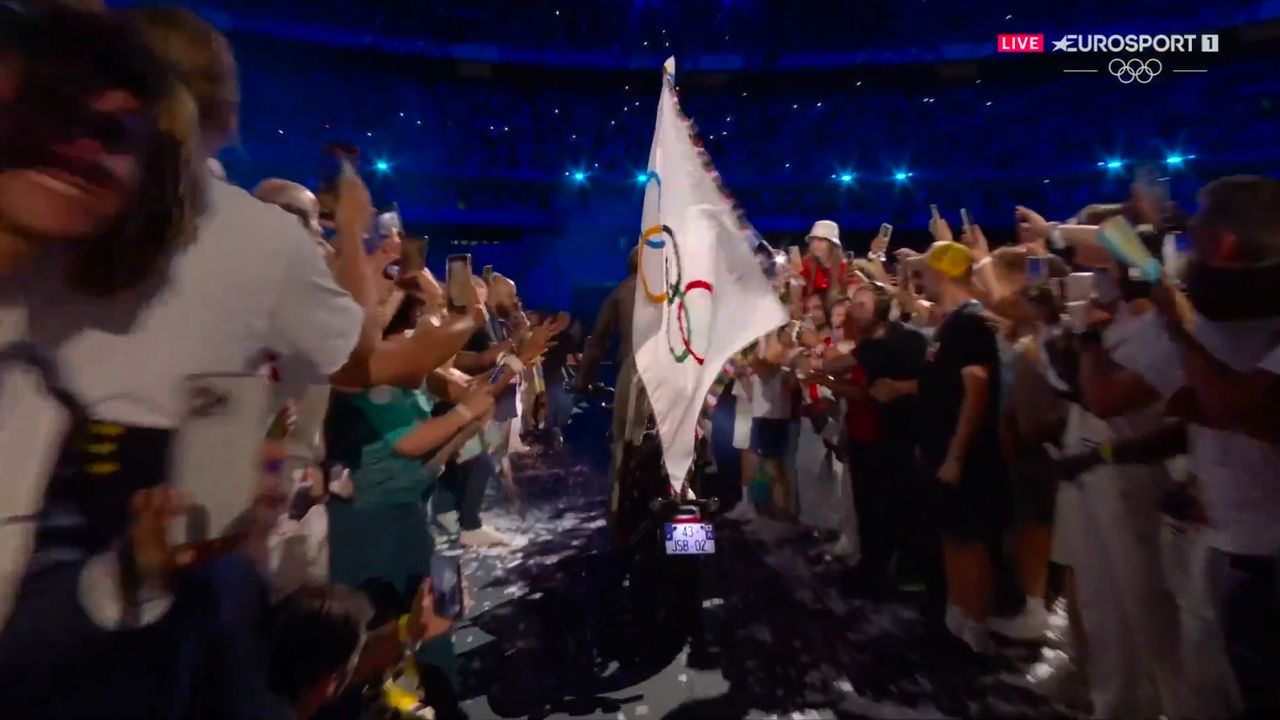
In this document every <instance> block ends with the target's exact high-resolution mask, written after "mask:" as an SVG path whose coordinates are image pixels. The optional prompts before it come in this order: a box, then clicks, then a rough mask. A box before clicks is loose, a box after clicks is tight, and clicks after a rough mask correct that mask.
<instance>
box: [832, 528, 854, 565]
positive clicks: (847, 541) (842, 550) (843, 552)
mask: <svg viewBox="0 0 1280 720" xmlns="http://www.w3.org/2000/svg"><path fill="white" fill-rule="evenodd" d="M827 554H828V555H830V556H831V557H835V558H840V559H841V560H849V561H852V562H857V561H858V559H859V557H860V555H861V553H859V552H858V542H857V541H856V540H854V539H852V538H850V537H849V536H848V535H846V534H844V533H841V534H840V539H839V540H837V541H836V542H835V544H834V545H832V546H830V547H828V548H827Z"/></svg>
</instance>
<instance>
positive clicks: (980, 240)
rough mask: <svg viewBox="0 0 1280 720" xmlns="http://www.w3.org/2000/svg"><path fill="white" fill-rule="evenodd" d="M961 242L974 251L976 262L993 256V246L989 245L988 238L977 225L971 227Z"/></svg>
mask: <svg viewBox="0 0 1280 720" xmlns="http://www.w3.org/2000/svg"><path fill="white" fill-rule="evenodd" d="M961 242H963V243H964V244H965V245H966V246H967V247H968V248H969V249H970V250H971V251H973V259H974V261H975V262H980V261H982V260H985V259H987V258H988V257H990V256H991V246H990V245H989V244H987V236H986V235H984V234H983V232H982V228H980V227H978V226H977V225H970V226H969V232H968V233H966V234H965V235H964V236H963V237H962V238H961Z"/></svg>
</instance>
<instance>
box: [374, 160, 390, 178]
mask: <svg viewBox="0 0 1280 720" xmlns="http://www.w3.org/2000/svg"><path fill="white" fill-rule="evenodd" d="M373 169H374V170H376V171H377V172H378V173H379V174H381V175H386V174H387V173H389V172H391V163H390V161H387V160H375V161H374V162H373Z"/></svg>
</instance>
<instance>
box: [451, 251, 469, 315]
mask: <svg viewBox="0 0 1280 720" xmlns="http://www.w3.org/2000/svg"><path fill="white" fill-rule="evenodd" d="M470 282H471V256H470V255H466V254H463V255H450V256H449V262H448V264H447V265H445V288H446V290H447V292H448V294H449V304H450V305H452V306H453V307H456V308H461V307H466V306H467V304H468V303H467V301H468V299H469V298H470V292H469V291H468V290H467V285H468V284H469V283H470Z"/></svg>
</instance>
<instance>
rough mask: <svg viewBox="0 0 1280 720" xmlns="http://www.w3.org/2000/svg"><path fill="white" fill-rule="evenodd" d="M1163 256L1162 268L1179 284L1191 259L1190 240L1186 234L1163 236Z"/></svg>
mask: <svg viewBox="0 0 1280 720" xmlns="http://www.w3.org/2000/svg"><path fill="white" fill-rule="evenodd" d="M1163 254H1164V258H1163V259H1164V266H1165V268H1166V269H1167V270H1168V271H1169V276H1170V277H1172V278H1173V279H1175V280H1177V281H1179V282H1181V281H1182V280H1183V279H1184V277H1185V275H1186V273H1187V263H1188V262H1190V258H1191V238H1190V237H1189V236H1188V235H1187V234H1186V233H1169V234H1167V235H1165V236H1164V253H1163Z"/></svg>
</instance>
